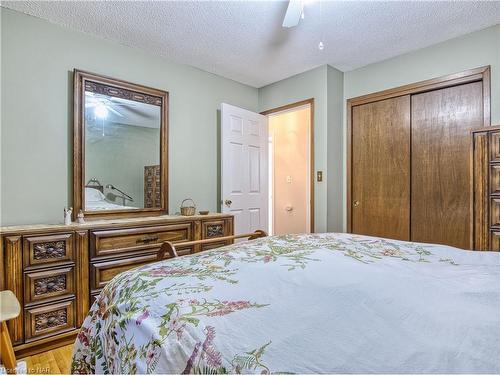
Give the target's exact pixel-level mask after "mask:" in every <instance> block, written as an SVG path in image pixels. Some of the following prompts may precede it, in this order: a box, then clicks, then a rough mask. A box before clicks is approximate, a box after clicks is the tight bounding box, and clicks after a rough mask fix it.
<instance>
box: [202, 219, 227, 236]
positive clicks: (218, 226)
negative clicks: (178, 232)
mask: <svg viewBox="0 0 500 375" xmlns="http://www.w3.org/2000/svg"><path fill="white" fill-rule="evenodd" d="M228 229H229V228H228V225H227V224H226V221H224V220H209V221H203V222H202V228H201V238H203V239H209V238H216V237H224V236H228V235H229V233H228Z"/></svg>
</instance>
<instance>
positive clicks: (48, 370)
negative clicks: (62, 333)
mask: <svg viewBox="0 0 500 375" xmlns="http://www.w3.org/2000/svg"><path fill="white" fill-rule="evenodd" d="M72 354H73V344H71V345H67V346H63V347H61V348H57V349H53V350H49V351H48V352H43V353H40V354H36V355H32V356H30V357H25V358H21V359H19V360H18V361H25V362H26V367H27V374H45V375H46V374H69V373H70V370H71V355H72Z"/></svg>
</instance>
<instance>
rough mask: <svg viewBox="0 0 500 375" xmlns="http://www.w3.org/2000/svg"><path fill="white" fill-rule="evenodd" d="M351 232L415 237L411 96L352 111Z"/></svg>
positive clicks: (407, 238) (381, 235) (361, 106)
mask: <svg viewBox="0 0 500 375" xmlns="http://www.w3.org/2000/svg"><path fill="white" fill-rule="evenodd" d="M351 204H352V206H351V212H352V232H353V233H358V234H366V235H371V236H379V237H387V238H395V239H402V240H409V238H410V221H409V220H410V96H408V95H407V96H401V97H397V98H391V99H387V100H381V101H378V102H374V103H368V104H363V105H359V106H355V107H353V109H352V202H351Z"/></svg>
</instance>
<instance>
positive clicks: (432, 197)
mask: <svg viewBox="0 0 500 375" xmlns="http://www.w3.org/2000/svg"><path fill="white" fill-rule="evenodd" d="M482 97H483V88H482V82H474V83H469V84H464V85H459V86H454V87H449V88H445V89H440V90H435V91H430V92H426V93H422V94H416V95H413V96H412V98H411V118H412V120H411V121H412V125H411V126H412V138H411V139H412V151H411V153H412V160H411V163H412V188H411V192H412V193H411V239H412V241H417V242H431V243H440V244H446V245H451V246H456V247H460V248H466V249H470V248H472V246H473V243H472V234H473V233H472V232H473V230H472V203H471V202H472V168H471V140H470V137H471V135H470V134H471V133H470V132H471V130H472V129H476V128H479V127H481V126H482V125H483V100H482Z"/></svg>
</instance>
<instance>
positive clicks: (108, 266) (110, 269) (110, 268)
mask: <svg viewBox="0 0 500 375" xmlns="http://www.w3.org/2000/svg"><path fill="white" fill-rule="evenodd" d="M155 261H156V254H150V255H144V256H141V257H136V258H126V259H116V260H110V261H106V262H98V263H94V264H91V265H90V279H91V286H90V288H91V290H92V291H96V290H98V289H102V288H104V286H105V285H106V284H107V283H109V282H110V281H111V279H112V278H113V277H115V276H116V275H118V274H119V273H122V272H125V271H128V270H129V269H132V268H135V267H139V266H142V265H144V264H147V263H152V262H155Z"/></svg>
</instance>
